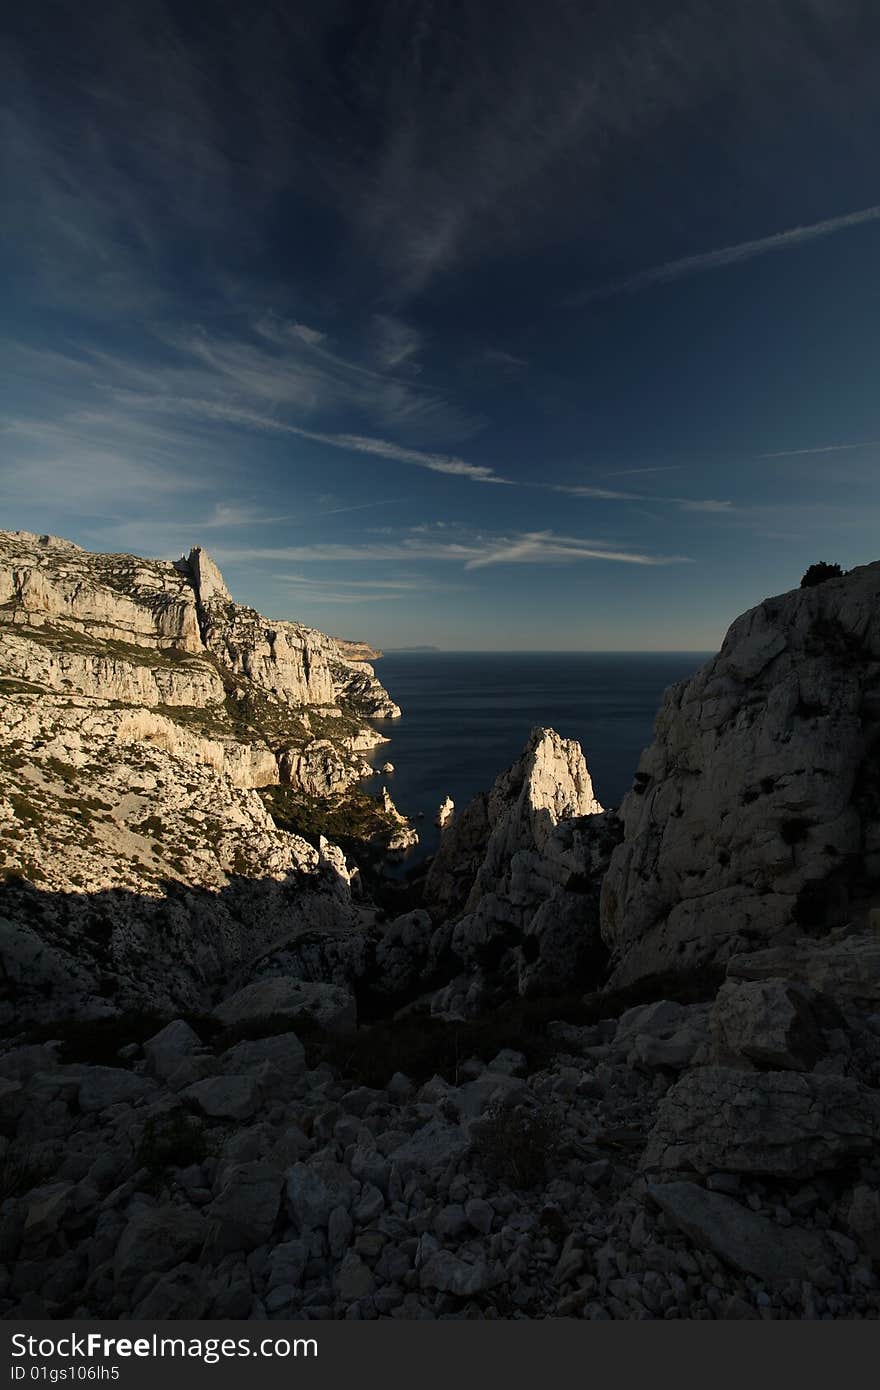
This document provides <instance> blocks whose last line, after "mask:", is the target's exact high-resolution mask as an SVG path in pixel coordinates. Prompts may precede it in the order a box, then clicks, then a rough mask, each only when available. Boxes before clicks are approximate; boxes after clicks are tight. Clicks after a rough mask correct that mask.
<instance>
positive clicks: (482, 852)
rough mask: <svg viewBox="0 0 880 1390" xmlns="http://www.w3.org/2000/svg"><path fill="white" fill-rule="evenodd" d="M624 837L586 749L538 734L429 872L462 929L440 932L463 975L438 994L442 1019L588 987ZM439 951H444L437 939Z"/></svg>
mask: <svg viewBox="0 0 880 1390" xmlns="http://www.w3.org/2000/svg"><path fill="white" fill-rule="evenodd" d="M616 838H617V835H616V818H615V817H613V816H611V815H606V814H604V813H603V811H602V807H601V806H600V804H599V802H598V801H597V800H596V798H595V796H594V795H593V786H592V781H591V779H590V774H589V772H588V770H587V765H586V762H585V760H584V755H583V753H582V751H581V748H580V745H579V744H577V743H576V742H575V741H574V740H573V739H564V738H561V737H560V736H559V734H557V733H556V732H555V730H553V729H540V728H538V729H534V730H533V731H532V734H531V736H530V738H529V741H528V743H527V745H526V747H525V749H524V750H523V753H522V754H521V755H520V757H519V758H518V759H517V760H516V762H515V763H514V764H513V765H512V766H511V767H510V768H508V769H507V771H506V772H504V773H502V774H501V776H500V777H499V778H498V779H497V781H496V783H495V785H494V787H493V788H492V790H491V791H490V792H489V793H488V794H487V795H482V796H478V797H476V798H475V800H474V801H473V802H472V803H471V804H470V805H469V806H468V807H466V808H465V810H464V812H463V813H462V815H461V816H460V817H459V818H458V819H457V820H456V821H454V822H453V824H452V825H451V827H450V828H449V829H448V830H446V831H445V833H444V837H443V841H442V843H441V848H440V851H439V853H438V854H437V857H436V859H435V861H434V863H433V865H432V867H431V870H430V872H429V874H428V878H427V882H426V886H425V898H426V904H427V905H428V907H429V908H430V909H431V910H432V911H433V913H434V915H435V917H437V918H438V919H442V918H444V917H447V918H451V919H452V921H453V922H454V925H447V926H446V927H445V929H444V928H441V931H440V936H441V937H442V936H444V934H445V938H446V943H447V945H448V950H449V951H450V952H451V954H452V958H453V960H454V961H457V962H458V963H459V965H460V967H461V969H460V973H458V974H457V975H456V976H455V977H454V978H453V979H452V980H451V981H450V982H449V984H448V985H447V986H446V987H445V988H443V989H442V990H441V991H440V992H439V993H438V994H437V996H436V997H435V999H434V1002H433V1008H434V1010H435V1012H438V1013H442V1014H452V1015H461V1014H464V1015H469V1014H473V1013H476V1012H479V1011H480V1010H481V1009H483V1008H485V1007H487V1006H488V1005H489V1004H491V1002H492V1001H493V1000H495V999H497V998H498V997H499V995H505V994H510V993H513V994H523V995H528V994H536V993H541V992H549V993H552V992H554V991H556V990H564V989H572V988H577V987H578V985H583V984H584V983H585V982H586V972H587V971H588V969H589V965H590V962H591V961H594V960H595V954H596V948H597V945H598V917H597V907H598V888H599V883H600V882H601V876H602V872H603V871H604V868H605V865H606V864H607V861H608V854H609V851H610V849H611V847H612V846H613V845H614V844H615V843H616ZM456 919H457V920H456ZM432 949H433V952H434V954H435V955H439V953H440V941H439V940H435V941H434V943H433V948H432Z"/></svg>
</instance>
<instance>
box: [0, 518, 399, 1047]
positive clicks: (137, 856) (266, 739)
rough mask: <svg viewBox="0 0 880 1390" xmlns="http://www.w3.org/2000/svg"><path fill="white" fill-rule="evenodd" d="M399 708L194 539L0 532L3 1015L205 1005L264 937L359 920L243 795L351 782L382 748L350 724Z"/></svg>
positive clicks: (327, 863) (320, 845)
mask: <svg viewBox="0 0 880 1390" xmlns="http://www.w3.org/2000/svg"><path fill="white" fill-rule="evenodd" d="M398 713H399V710H398V709H397V706H396V705H394V703H393V702H392V701H391V700H390V698H389V697H388V695H387V693H386V692H385V691H384V689H383V688H382V686H381V685H380V684H379V682H378V681H377V680H376V678H375V676H374V674H373V671H372V668H371V667H370V666H369V665H368V664H366V663H365V662H364V661H355V660H352V659H350V652H349V649H348V648H347V647H345V646H342V645H340V644H338V643H337V642H335V641H334V639H333V638H331V637H327V636H325V635H324V634H323V633H320V632H316V631H315V630H314V629H311V628H307V627H304V626H302V625H300V624H297V623H290V622H270V621H268V620H267V619H265V618H263V617H261V616H260V614H258V613H257V612H256V611H255V610H253V609H251V608H246V607H243V606H242V605H239V604H236V603H234V602H233V600H232V599H231V598H230V596H229V592H228V590H227V588H226V585H225V584H224V582H223V579H222V576H221V575H220V572H219V570H218V569H217V567H216V565H215V564H214V563H213V561H212V560H211V559H210V557H209V556H208V555H207V554H206V553H205V552H204V551H202V550H200V549H198V548H196V549H194V550H193V551H191V552H190V555H189V556H188V557H187V558H185V559H183V560H179V561H177V562H176V563H173V564H172V563H168V562H164V561H154V560H144V559H140V558H138V557H135V556H131V555H101V554H97V555H95V554H90V553H89V552H87V551H84V550H81V549H80V548H79V547H78V546H75V545H73V544H71V543H70V542H67V541H62V540H59V539H57V538H55V537H49V536H42V537H40V536H34V535H30V534H27V533H22V532H0V899H2V900H0V914H5V921H3V922H2V923H0V928H2V929H0V962H2V970H0V1024H2V1025H5V1026H9V1025H10V1024H11V1023H12V1021H13V1019H17V1020H18V1021H19V1022H21V1021H24V1020H26V1019H27V1018H29V1017H31V1018H46V1019H51V1018H53V1017H63V1016H67V1015H70V1014H95V1013H101V1012H106V1011H108V1010H117V1009H119V1008H123V1009H124V1008H136V1007H137V1008H140V1007H144V1006H149V1007H157V1008H160V1009H163V1008H170V1007H178V1008H179V1007H184V1006H185V1007H190V1008H199V1007H204V1006H206V1005H207V1004H209V1003H210V1002H211V999H212V992H213V990H215V989H216V988H217V987H218V986H219V985H220V984H221V982H228V980H229V979H230V978H231V976H232V975H234V973H235V971H236V970H239V969H240V968H243V967H244V966H245V965H246V964H247V962H248V961H251V960H253V959H254V958H255V957H256V956H257V955H259V954H260V953H261V952H264V951H265V950H266V949H268V948H269V947H271V946H274V945H278V944H279V943H282V944H284V943H287V944H288V946H289V943H290V941H291V939H292V938H294V937H296V936H297V935H298V934H299V933H301V932H302V931H305V930H307V931H311V932H313V931H315V930H318V931H321V932H325V933H327V934H329V935H331V936H332V935H333V934H334V933H339V932H342V933H343V934H350V933H351V932H352V931H356V930H358V929H359V926H360V925H362V924H363V923H364V922H365V921H367V920H372V919H371V916H370V914H369V912H366V911H365V910H362V909H361V907H360V906H359V905H358V904H357V902H353V901H352V895H351V879H352V874H351V872H350V870H349V869H348V867H347V865H346V862H345V859H344V857H343V856H342V854H341V852H340V851H339V850H337V849H336V848H335V847H334V846H331V845H327V844H325V842H323V841H320V842H318V837H317V836H316V835H314V834H312V835H311V837H310V838H311V843H309V842H307V840H306V839H304V838H302V837H301V836H300V835H299V834H296V833H288V831H286V830H284V829H279V828H278V824H277V818H276V819H273V818H272V816H270V814H269V809H268V808H267V804H265V802H264V800H263V799H261V796H260V795H259V794H258V791H257V790H255V789H258V788H259V789H276V790H286V791H287V792H289V793H290V794H291V795H301V796H304V797H306V798H316V797H327V796H328V795H330V794H332V795H334V796H336V797H337V798H338V796H339V795H340V794H347V793H348V790H349V789H350V788H351V787H352V785H353V784H354V783H355V782H356V781H357V780H358V779H359V778H360V777H361V776H362V775H363V774H364V773H366V772H369V771H371V769H370V768H369V766H368V765H367V764H366V762H365V760H364V753H365V752H366V751H367V750H368V749H370V748H371V747H373V746H375V745H376V744H378V743H382V742H384V741H385V740H384V738H383V737H382V736H381V735H379V734H377V733H376V731H375V730H374V729H373V728H372V727H371V726H370V725H369V724H368V723H367V722H366V719H367V718H368V716H369V715H372V714H378V715H384V716H388V715H394V714H398ZM264 795H265V793H264ZM377 814H381V813H380V812H379V811H378V809H377ZM391 829H393V830H395V831H399V827H398V825H397V821H395V824H394V826H393V827H391Z"/></svg>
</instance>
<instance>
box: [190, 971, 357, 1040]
mask: <svg viewBox="0 0 880 1390" xmlns="http://www.w3.org/2000/svg"><path fill="white" fill-rule="evenodd" d="M214 1017H215V1018H217V1019H219V1021H220V1022H221V1023H223V1024H225V1025H226V1027H227V1028H232V1027H240V1026H247V1025H248V1024H253V1023H257V1022H260V1021H261V1020H265V1019H271V1018H278V1019H286V1020H288V1021H289V1022H290V1023H292V1024H295V1023H298V1022H306V1021H310V1022H314V1023H316V1024H317V1025H318V1026H319V1027H320V1028H323V1029H325V1030H327V1031H328V1032H332V1033H345V1032H348V1031H350V1030H351V1029H352V1028H354V1027H355V1025H356V1022H357V1010H356V1006H355V1002H354V999H353V998H352V996H351V994H349V993H348V991H347V990H344V989H342V988H340V987H339V986H338V985H327V984H316V983H314V982H312V981H309V980H298V979H294V978H293V977H292V976H290V975H269V976H267V977H266V978H265V979H262V980H254V981H253V983H252V984H249V985H245V986H244V988H243V989H240V990H238V991H237V993H235V994H233V995H231V996H230V997H229V998H228V999H224V1000H223V1002H222V1003H221V1004H218V1005H217V1006H216V1008H215V1009H214Z"/></svg>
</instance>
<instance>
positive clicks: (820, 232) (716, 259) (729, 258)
mask: <svg viewBox="0 0 880 1390" xmlns="http://www.w3.org/2000/svg"><path fill="white" fill-rule="evenodd" d="M878 219H880V204H877V205H876V206H874V207H870V208H863V209H861V211H859V212H848V213H845V214H844V215H843V216H842V217H828V218H825V219H824V221H822V222H812V223H810V225H809V226H806V227H790V228H789V229H788V231H785V232H775V233H774V234H773V235H771V236H765V237H757V238H755V239H754V240H752V241H741V242H738V243H737V244H736V245H735V246H722V247H719V248H718V249H716V250H714V251H702V252H700V253H699V254H698V255H695V256H682V257H681V258H680V259H679V260H675V261H666V262H665V263H664V264H663V265H657V266H652V267H651V268H650V269H648V270H640V271H637V272H636V273H635V274H634V275H627V276H624V277H623V278H622V279H620V280H612V281H611V283H610V284H607V285H597V286H596V287H595V288H593V289H588V290H584V291H583V292H581V293H579V294H576V295H573V296H572V297H571V299H570V300H569V303H570V304H572V305H574V306H576V305H580V304H589V303H592V302H593V301H595V300H599V299H610V298H612V297H613V296H615V295H618V294H636V293H637V292H638V291H639V290H645V289H650V287H651V286H652V285H666V284H669V283H670V282H671V281H673V280H682V279H684V278H685V276H688V275H700V274H703V273H704V272H706V271H709V270H720V269H722V268H723V267H724V266H729V265H739V264H740V263H741V262H742V261H750V260H753V259H754V258H755V256H766V255H768V254H769V253H770V252H771V251H787V250H789V248H790V247H792V246H800V245H802V244H803V243H804V242H809V241H819V240H820V239H821V238H822V237H827V236H833V235H834V233H835V232H844V231H848V230H849V229H850V228H851V227H860V226H863V225H864V224H865V223H866V222H876V221H877V220H878Z"/></svg>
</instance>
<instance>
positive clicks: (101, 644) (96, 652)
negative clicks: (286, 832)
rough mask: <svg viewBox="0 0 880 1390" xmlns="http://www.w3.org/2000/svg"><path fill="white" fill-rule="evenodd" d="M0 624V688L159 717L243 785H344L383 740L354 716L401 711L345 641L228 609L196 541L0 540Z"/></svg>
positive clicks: (0, 536)
mask: <svg viewBox="0 0 880 1390" xmlns="http://www.w3.org/2000/svg"><path fill="white" fill-rule="evenodd" d="M0 622H2V627H0V633H2V641H3V659H2V675H3V677H4V678H5V680H6V682H7V685H8V683H9V681H10V680H11V681H15V682H18V683H19V686H21V687H23V688H24V689H25V690H27V689H28V688H31V687H33V688H35V689H38V690H45V691H53V692H57V693H58V694H62V695H79V696H85V697H88V698H92V699H98V700H102V701H111V702H117V703H122V704H127V705H135V706H138V707H146V708H151V709H158V710H161V711H162V712H163V713H165V714H167V717H168V718H170V719H172V720H173V721H175V722H177V723H179V724H181V725H182V726H184V727H185V728H186V729H187V731H188V732H189V733H190V734H193V735H194V734H196V733H201V734H202V735H203V736H204V737H205V738H206V739H207V740H208V741H212V742H219V743H221V745H223V746H224V747H226V748H227V749H228V750H229V759H228V762H229V770H230V771H232V770H233V769H235V770H236V773H237V776H238V777H239V778H241V779H242V780H240V782H239V785H243V786H260V785H265V784H267V783H270V782H276V781H288V782H292V783H293V785H295V786H297V787H298V788H299V789H300V790H302V791H304V792H307V793H309V794H311V795H321V794H326V793H329V792H334V791H341V790H344V789H345V787H347V786H350V785H352V783H353V782H355V781H356V780H357V778H358V777H359V776H362V775H363V774H364V772H365V771H366V767H365V764H364V760H363V758H362V757H360V756H359V754H360V753H362V752H363V751H364V750H366V749H367V748H370V747H373V746H375V745H376V744H377V743H381V742H383V739H382V738H381V737H380V736H379V735H377V734H376V733H375V731H374V730H373V729H371V728H370V727H369V726H368V725H366V724H365V723H364V719H365V718H368V717H370V716H383V717H393V716H395V715H398V714H399V713H400V711H399V709H398V708H397V706H396V705H395V704H394V702H393V701H392V700H391V699H390V697H389V696H388V694H387V692H386V691H385V690H383V688H382V686H381V685H380V684H379V682H378V681H377V680H376V677H375V675H374V673H373V670H372V667H370V666H369V665H367V664H366V663H365V662H362V661H357V660H353V659H351V644H342V645H340V644H339V643H337V642H336V641H334V639H333V638H332V637H327V636H325V635H324V634H323V633H321V632H316V631H315V630H314V629H313V628H307V627H304V626H302V625H301V624H298V623H289V622H272V621H270V620H268V619H266V618H263V617H262V616H261V615H260V614H259V613H257V612H256V610H254V609H252V608H246V607H243V606H242V605H241V604H237V603H234V602H233V601H232V599H231V598H230V595H229V592H228V590H227V588H226V585H225V584H224V582H223V578H222V576H221V574H220V571H219V570H218V569H217V566H216V565H215V564H214V562H213V561H212V560H211V558H210V556H208V555H207V554H206V553H205V552H204V551H203V550H201V549H200V548H199V547H196V548H195V549H193V550H192V551H191V552H190V554H189V556H188V557H187V558H185V559H183V560H178V561H177V562H176V563H174V564H171V563H168V562H165V561H161V560H142V559H139V558H138V557H136V556H132V555H95V554H91V553H90V552H88V551H84V550H81V549H80V548H79V547H78V546H75V545H73V544H71V543H70V542H68V541H62V540H59V539H58V538H56V537H53V536H34V535H29V534H26V533H24V532H0ZM254 749H258V750H259V752H258V756H254V753H253V751H251V750H254ZM328 749H329V750H330V751H331V752H332V754H333V756H332V757H328Z"/></svg>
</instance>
